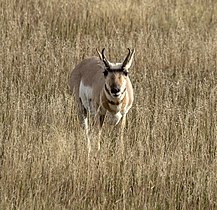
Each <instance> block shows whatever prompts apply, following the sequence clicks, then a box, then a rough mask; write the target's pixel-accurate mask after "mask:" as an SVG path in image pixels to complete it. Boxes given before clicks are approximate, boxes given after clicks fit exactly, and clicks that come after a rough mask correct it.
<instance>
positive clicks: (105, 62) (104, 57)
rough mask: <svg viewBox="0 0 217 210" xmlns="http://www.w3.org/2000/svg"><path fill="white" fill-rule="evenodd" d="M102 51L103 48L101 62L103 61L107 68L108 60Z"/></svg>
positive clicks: (108, 66)
mask: <svg viewBox="0 0 217 210" xmlns="http://www.w3.org/2000/svg"><path fill="white" fill-rule="evenodd" d="M104 51H105V48H103V49H102V59H103V62H104V64H105V66H106V67H107V68H110V65H109V61H108V60H107V58H106V56H105V55H104Z"/></svg>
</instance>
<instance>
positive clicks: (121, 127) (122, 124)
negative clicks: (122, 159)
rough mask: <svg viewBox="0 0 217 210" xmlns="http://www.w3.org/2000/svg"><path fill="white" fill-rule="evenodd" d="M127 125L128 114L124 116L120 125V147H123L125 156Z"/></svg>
mask: <svg viewBox="0 0 217 210" xmlns="http://www.w3.org/2000/svg"><path fill="white" fill-rule="evenodd" d="M125 125H126V114H124V115H123V117H122V120H121V125H120V134H121V135H120V143H121V145H120V147H121V153H122V155H123V154H124V128H125Z"/></svg>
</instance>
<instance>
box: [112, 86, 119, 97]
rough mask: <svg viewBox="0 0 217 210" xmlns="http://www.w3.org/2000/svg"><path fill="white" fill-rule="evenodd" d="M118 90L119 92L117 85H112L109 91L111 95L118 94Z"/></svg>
mask: <svg viewBox="0 0 217 210" xmlns="http://www.w3.org/2000/svg"><path fill="white" fill-rule="evenodd" d="M119 92H120V88H119V87H113V88H111V93H112V94H113V95H118V93H119Z"/></svg>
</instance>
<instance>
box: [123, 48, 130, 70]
mask: <svg viewBox="0 0 217 210" xmlns="http://www.w3.org/2000/svg"><path fill="white" fill-rule="evenodd" d="M127 49H128V51H129V52H128V54H127V57H126V58H125V60H124V62H123V65H122V68H124V67H125V66H126V65H127V63H128V60H129V57H130V54H131V50H130V48H127Z"/></svg>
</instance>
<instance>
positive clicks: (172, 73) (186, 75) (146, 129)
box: [0, 0, 217, 210]
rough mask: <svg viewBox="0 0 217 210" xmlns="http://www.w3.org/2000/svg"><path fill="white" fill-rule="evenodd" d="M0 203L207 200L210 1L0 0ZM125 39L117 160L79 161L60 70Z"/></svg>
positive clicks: (80, 143) (212, 54) (83, 152)
mask: <svg viewBox="0 0 217 210" xmlns="http://www.w3.org/2000/svg"><path fill="white" fill-rule="evenodd" d="M0 25H1V30H0V43H1V48H0V106H1V108H0V209H109V210H110V209H216V208H217V187H216V186H217V158H216V152H217V2H216V1H212V0H207V1H203V0H193V1H187V0H177V1H175V0H164V1H161V0H156V1H152V0H147V1H141V0H137V1H133V0H127V1H120V0H119V1H118V0H112V1H110V2H107V1H104V0H101V1H100V0H91V1H86V0H79V1H78V0H75V1H72V0H70V1H65V0H60V1H59V0H47V1H42V0H20V1H17V0H3V1H1V2H0ZM103 47H106V49H107V54H108V57H110V58H111V60H114V61H120V60H122V59H123V57H124V56H125V55H126V53H127V50H126V48H127V47H130V48H133V47H135V48H136V55H135V62H134V66H133V69H132V70H131V74H130V77H131V80H132V81H133V86H134V89H135V103H134V106H133V108H132V110H131V111H130V113H129V115H128V121H127V128H126V132H125V153H124V157H122V156H120V155H119V152H118V151H119V150H118V147H119V144H118V142H117V138H116V135H115V130H113V129H112V128H109V127H108V129H104V130H103V135H102V149H101V150H100V152H99V153H96V154H95V155H93V157H92V158H91V159H90V160H89V162H88V161H87V148H86V142H85V140H84V135H83V132H82V130H81V129H80V127H79V123H78V119H77V115H76V110H75V107H74V103H73V99H72V97H71V96H70V95H68V94H67V79H68V74H69V72H70V71H71V70H72V68H73V67H74V66H75V65H76V64H77V63H78V62H79V61H81V60H82V59H83V58H84V57H88V56H92V55H96V51H95V49H96V48H99V49H101V48H103Z"/></svg>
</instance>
